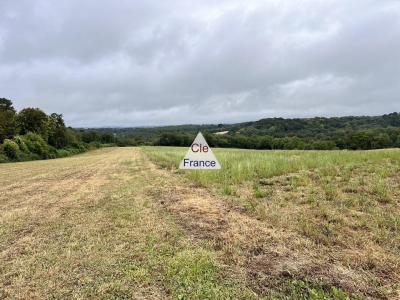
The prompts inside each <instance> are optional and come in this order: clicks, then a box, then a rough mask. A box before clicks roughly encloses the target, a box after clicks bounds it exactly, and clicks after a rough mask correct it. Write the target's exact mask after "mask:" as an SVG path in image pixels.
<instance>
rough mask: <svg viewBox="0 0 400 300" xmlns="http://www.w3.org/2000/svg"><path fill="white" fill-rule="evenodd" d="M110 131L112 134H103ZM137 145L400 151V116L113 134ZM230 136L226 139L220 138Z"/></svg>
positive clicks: (126, 130) (130, 130) (181, 127)
mask: <svg viewBox="0 0 400 300" xmlns="http://www.w3.org/2000/svg"><path fill="white" fill-rule="evenodd" d="M103 130H105V131H107V129H103ZM113 130H114V132H117V133H118V136H119V137H124V138H125V139H127V140H132V141H135V143H137V144H142V143H146V144H150V145H161V146H189V145H190V143H191V142H192V141H193V139H194V137H195V135H196V134H197V132H198V131H202V132H203V134H204V135H205V137H206V139H207V141H208V143H209V144H210V146H213V147H227V148H228V147H229V148H244V149H301V150H303V149H304V150H312V149H315V150H333V149H352V150H368V149H381V148H397V147H400V114H398V113H391V114H387V115H383V116H375V117H369V116H361V117H338V118H308V119H283V118H269V119H262V120H259V121H255V122H245V123H237V124H218V125H179V126H164V127H154V128H120V129H113ZM223 131H227V133H226V134H222V135H216V134H215V133H218V132H223Z"/></svg>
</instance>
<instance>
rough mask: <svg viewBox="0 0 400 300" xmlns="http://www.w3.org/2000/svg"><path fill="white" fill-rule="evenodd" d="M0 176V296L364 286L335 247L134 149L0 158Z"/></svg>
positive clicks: (155, 295)
mask: <svg viewBox="0 0 400 300" xmlns="http://www.w3.org/2000/svg"><path fill="white" fill-rule="evenodd" d="M0 183H1V185H0V212H1V214H0V265H1V268H0V298H22V299H43V298H82V299H84V298H135V299H141V298H142V299H159V298H182V299H184V298H185V297H186V298H190V299H192V298H220V299H222V298H227V297H228V296H232V297H233V298H242V299H251V298H258V297H259V296H266V297H273V296H279V295H283V294H286V295H287V293H289V292H291V291H293V290H292V287H293V289H296V288H297V287H296V280H295V279H296V278H307V277H313V278H318V279H319V280H321V282H324V283H325V284H329V286H337V287H340V288H343V289H344V290H348V291H352V292H358V291H360V292H363V293H368V282H365V278H364V277H363V276H362V274H356V273H355V272H353V271H352V270H351V269H349V268H347V267H346V266H343V265H341V264H338V263H337V259H336V257H335V255H334V253H331V252H330V253H323V250H322V249H321V250H320V251H318V250H316V249H314V248H313V245H311V244H310V241H309V240H307V239H305V238H302V237H301V236H299V235H295V234H293V233H290V232H286V231H285V230H284V229H278V228H274V227H273V226H269V225H268V224H267V223H265V222H262V221H261V220H257V218H256V217H254V216H251V215H249V214H248V213H246V212H244V211H242V210H241V209H240V207H236V206H235V204H234V203H230V202H229V201H227V199H224V198H222V197H221V196H218V195H216V194H213V192H212V191H210V190H208V189H205V188H203V187H200V186H196V185H195V184H193V183H192V182H190V181H189V180H187V179H185V178H183V177H181V176H178V175H175V174H172V173H171V172H169V171H166V170H161V169H159V168H157V167H156V166H154V165H153V164H152V163H151V162H150V161H149V160H148V159H147V158H146V156H145V155H144V154H143V153H142V152H141V151H140V149H135V148H106V149H100V150H96V151H92V152H89V153H86V154H83V155H78V156H74V157H70V158H63V159H56V160H47V161H34V162H23V163H12V164H4V165H0ZM288 241H290V242H288ZM387 275H388V276H393V274H387ZM284 282H287V283H288V285H285V284H283V283H284ZM299 285H303V283H301V284H300V283H299ZM300 290H301V286H300Z"/></svg>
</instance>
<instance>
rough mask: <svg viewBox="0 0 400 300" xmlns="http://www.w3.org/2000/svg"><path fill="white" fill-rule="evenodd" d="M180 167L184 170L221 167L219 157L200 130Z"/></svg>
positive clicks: (216, 168)
mask: <svg viewBox="0 0 400 300" xmlns="http://www.w3.org/2000/svg"><path fill="white" fill-rule="evenodd" d="M179 169H184V170H195V169H201V170H218V169H221V165H220V164H219V162H218V160H217V158H216V157H215V155H214V153H213V152H212V150H211V148H210V146H208V144H207V141H206V139H205V138H204V136H203V135H202V134H201V132H199V133H198V134H197V136H196V138H195V139H194V141H193V143H192V145H191V146H190V148H189V150H188V152H186V155H185V157H184V158H183V159H182V161H181V163H180V165H179Z"/></svg>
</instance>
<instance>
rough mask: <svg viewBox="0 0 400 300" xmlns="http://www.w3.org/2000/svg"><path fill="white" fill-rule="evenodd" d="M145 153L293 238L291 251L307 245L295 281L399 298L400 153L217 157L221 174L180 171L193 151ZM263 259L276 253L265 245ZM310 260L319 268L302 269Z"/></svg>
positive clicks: (296, 261) (224, 152) (226, 153)
mask: <svg viewBox="0 0 400 300" xmlns="http://www.w3.org/2000/svg"><path fill="white" fill-rule="evenodd" d="M144 151H145V152H146V153H147V154H148V155H149V157H150V158H151V159H152V160H153V161H155V162H156V163H157V164H159V165H160V166H162V167H165V168H167V169H170V170H171V171H172V172H174V173H178V174H181V175H184V176H185V177H187V178H189V179H190V180H194V181H196V182H197V183H198V184H200V185H201V186H205V187H207V188H210V189H212V190H214V191H215V193H217V194H219V195H222V196H223V197H224V200H225V202H226V203H229V204H230V205H231V206H232V207H238V208H242V209H243V210H244V211H245V212H246V213H247V214H248V215H249V216H251V217H254V218H256V219H257V220H259V221H261V222H262V224H263V226H270V227H272V228H274V229H276V230H278V231H283V232H285V233H290V234H293V235H294V237H293V236H290V238H293V241H291V240H286V241H285V242H284V247H292V246H294V245H295V244H296V243H299V244H298V245H297V246H296V247H298V248H297V249H296V250H297V252H300V253H299V255H304V256H305V257H302V258H299V257H296V255H293V253H288V254H287V255H288V256H289V257H293V258H292V259H293V260H292V261H289V262H287V263H288V266H287V267H288V269H291V268H293V270H292V271H288V272H289V273H290V274H291V276H292V275H293V277H294V278H299V277H300V278H303V279H307V278H308V279H310V278H311V281H313V279H315V278H324V279H323V282H325V283H327V282H329V284H328V285H330V284H333V285H334V286H339V287H342V288H343V289H344V290H347V291H357V290H358V291H361V293H360V294H361V295H363V296H366V295H369V296H371V297H389V298H390V297H391V296H388V295H392V296H393V295H398V293H399V289H400V271H399V270H400V235H399V234H400V189H399V187H400V151H399V150H397V149H393V150H376V151H254V150H236V149H215V150H214V153H215V154H216V156H217V158H218V160H219V161H220V163H221V165H222V169H221V170H219V171H180V170H177V169H176V168H177V166H178V164H179V161H180V159H182V157H183V155H184V154H185V152H186V151H187V149H182V148H167V147H165V148H150V147H149V148H145V149H144ZM284 238H285V237H284V235H283V236H282V239H284ZM265 248H267V249H268V250H266V249H265ZM272 248H273V247H272ZM301 248H303V249H302V250H300V249H301ZM260 251H261V252H268V251H271V252H273V251H274V249H271V246H270V245H268V246H266V245H260ZM302 259H305V260H309V262H311V264H312V265H311V266H309V267H304V266H302V264H303V263H306V262H304V261H301V260H302ZM289 260H290V259H289ZM338 270H342V271H343V273H342V274H340V275H339V274H337V271H338ZM344 270H346V271H344ZM339 273H341V272H339ZM297 276H299V277H297ZM335 276H336V278H334V277H335ZM396 293H397V294H396Z"/></svg>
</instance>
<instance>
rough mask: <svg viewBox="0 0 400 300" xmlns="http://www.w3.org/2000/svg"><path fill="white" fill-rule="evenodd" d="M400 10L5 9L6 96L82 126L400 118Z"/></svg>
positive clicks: (0, 85) (135, 4)
mask: <svg viewBox="0 0 400 300" xmlns="http://www.w3.org/2000/svg"><path fill="white" fill-rule="evenodd" d="M399 53H400V3H399V2H398V1H389V0H383V1H372V0H358V1H351V3H350V2H349V1H345V0H340V1H333V0H326V1H317V0H309V1H251V2H245V1H161V2H160V1H127V0H126V1H118V2H115V1H110V0H109V1H107V0H103V1H94V0H90V1H83V2H82V1H77V0H72V1H56V2H54V1H45V0H38V1H27V0H26V1H11V0H5V1H2V2H1V3H0V91H1V92H2V94H1V95H0V96H2V97H9V98H11V99H13V100H14V102H15V104H16V106H17V107H18V108H21V107H25V106H38V107H42V108H44V109H45V110H46V111H48V112H51V111H57V112H61V113H63V114H64V116H65V119H66V120H67V122H68V123H69V124H71V125H73V126H135V125H159V124H179V123H207V122H236V121H242V120H251V119H257V118H261V117H271V116H285V117H307V116H314V115H325V116H332V115H346V114H356V115H360V114H380V113H388V112H391V111H399V110H400V105H399V103H400V102H399V99H398V98H399V94H400V93H399V92H400V54H399Z"/></svg>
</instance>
